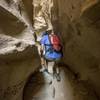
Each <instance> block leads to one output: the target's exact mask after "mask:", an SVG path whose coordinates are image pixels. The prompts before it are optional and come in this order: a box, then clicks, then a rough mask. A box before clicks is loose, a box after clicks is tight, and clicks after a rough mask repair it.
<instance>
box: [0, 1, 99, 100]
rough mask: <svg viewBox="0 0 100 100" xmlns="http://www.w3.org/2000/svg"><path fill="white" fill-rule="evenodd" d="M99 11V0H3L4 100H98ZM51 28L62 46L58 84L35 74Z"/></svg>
mask: <svg viewBox="0 0 100 100" xmlns="http://www.w3.org/2000/svg"><path fill="white" fill-rule="evenodd" d="M99 12H100V0H0V100H23V99H24V100H100V13H99ZM50 28H52V29H53V30H54V31H55V33H57V34H58V35H59V37H60V39H61V44H62V46H63V50H62V51H63V58H62V60H61V63H62V65H61V66H59V67H60V69H61V73H60V76H61V81H60V82H57V80H56V78H53V77H52V76H51V75H50V74H48V73H40V72H39V71H37V69H38V68H40V65H41V62H40V56H39V52H38V48H37V44H38V42H39V41H40V39H41V35H42V33H43V32H44V31H46V30H48V29H50ZM35 33H36V34H35ZM35 35H36V36H37V42H36V41H35ZM30 75H31V76H30ZM50 80H52V84H50V83H49V82H50Z"/></svg>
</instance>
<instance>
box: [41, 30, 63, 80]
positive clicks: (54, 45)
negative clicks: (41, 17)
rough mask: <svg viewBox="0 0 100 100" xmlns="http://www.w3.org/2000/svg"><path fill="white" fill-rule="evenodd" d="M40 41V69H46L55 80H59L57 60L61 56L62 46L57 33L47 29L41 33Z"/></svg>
mask: <svg viewBox="0 0 100 100" xmlns="http://www.w3.org/2000/svg"><path fill="white" fill-rule="evenodd" d="M40 43H41V49H40V52H41V64H42V69H40V71H41V72H43V71H47V72H48V73H50V74H52V75H54V76H56V78H57V80H58V81H60V75H59V73H60V71H59V68H58V62H59V61H60V59H61V57H62V46H61V42H60V39H59V37H58V35H57V34H55V33H54V31H53V30H48V31H46V32H45V34H43V36H42V39H41V41H40ZM54 66H55V67H54Z"/></svg>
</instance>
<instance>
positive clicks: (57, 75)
mask: <svg viewBox="0 0 100 100" xmlns="http://www.w3.org/2000/svg"><path fill="white" fill-rule="evenodd" d="M56 79H57V81H58V82H60V81H61V77H60V75H59V74H56Z"/></svg>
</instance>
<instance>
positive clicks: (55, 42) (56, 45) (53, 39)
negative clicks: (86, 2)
mask: <svg viewBox="0 0 100 100" xmlns="http://www.w3.org/2000/svg"><path fill="white" fill-rule="evenodd" d="M49 40H50V43H51V45H52V49H53V50H55V51H57V52H60V51H61V49H62V47H61V43H60V39H59V37H58V36H57V35H56V34H51V35H50V36H49Z"/></svg>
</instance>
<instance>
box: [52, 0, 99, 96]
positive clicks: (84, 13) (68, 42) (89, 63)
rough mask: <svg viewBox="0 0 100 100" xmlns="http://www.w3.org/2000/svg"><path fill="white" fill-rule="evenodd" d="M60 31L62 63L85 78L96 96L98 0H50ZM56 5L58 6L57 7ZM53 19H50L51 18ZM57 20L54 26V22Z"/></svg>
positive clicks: (97, 86)
mask: <svg viewBox="0 0 100 100" xmlns="http://www.w3.org/2000/svg"><path fill="white" fill-rule="evenodd" d="M54 2H55V5H54V7H57V8H56V9H55V12H56V11H58V12H57V16H58V17H57V18H58V19H57V21H55V23H54V24H53V25H54V27H57V28H58V29H59V30H57V28H56V30H57V31H60V32H61V36H62V42H63V45H64V48H63V51H64V58H63V61H64V63H65V64H67V65H69V66H70V69H71V70H72V71H73V72H75V73H78V74H79V78H80V79H81V80H87V81H89V82H90V83H91V85H92V86H93V89H94V91H95V92H96V94H97V95H98V96H99V97H100V80H99V76H100V63H99V62H100V53H99V51H100V50H99V49H100V46H99V44H100V39H99V37H100V36H99V32H100V29H99V27H100V22H99V19H100V15H99V13H98V12H99V10H100V2H99V1H98V0H83V1H82V0H77V1H76V0H70V1H69V0H66V1H64V0H59V1H57V0H54ZM57 5H58V6H57ZM52 22H53V21H52ZM56 22H57V25H56Z"/></svg>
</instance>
